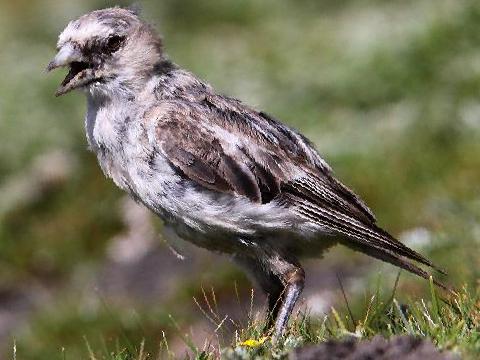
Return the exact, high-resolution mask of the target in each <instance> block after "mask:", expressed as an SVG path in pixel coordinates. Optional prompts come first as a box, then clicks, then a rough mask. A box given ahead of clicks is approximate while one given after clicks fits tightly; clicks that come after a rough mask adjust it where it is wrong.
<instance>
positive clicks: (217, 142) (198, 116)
mask: <svg viewBox="0 0 480 360" xmlns="http://www.w3.org/2000/svg"><path fill="white" fill-rule="evenodd" d="M162 108H163V109H161V110H160V111H158V112H157V115H156V120H155V121H156V137H157V142H158V143H157V144H158V146H159V147H160V149H161V151H163V152H164V154H165V155H166V156H167V158H168V159H169V160H170V161H171V163H172V164H173V165H174V166H175V167H177V168H178V169H179V170H180V171H181V172H182V173H183V174H184V176H185V177H186V178H188V179H190V180H191V181H193V182H195V183H197V184H199V185H201V186H204V187H205V188H208V189H211V190H214V191H218V192H223V193H231V194H233V195H239V196H245V197H247V198H249V199H250V200H251V201H252V202H254V203H266V202H269V201H271V200H273V199H276V198H277V199H280V198H282V199H284V200H285V199H286V202H287V203H289V205H290V206H292V208H293V209H294V210H295V211H297V213H298V214H300V215H301V216H304V217H306V218H308V219H310V220H311V221H313V222H315V223H318V224H320V225H322V227H323V228H327V229H330V230H331V231H333V232H336V233H339V234H343V235H344V237H345V239H346V240H345V245H347V246H350V247H352V248H356V249H358V250H360V251H363V252H365V253H367V254H369V255H372V256H374V257H377V258H380V259H382V260H384V261H388V262H390V263H393V264H395V265H397V266H400V267H402V268H404V269H406V270H408V271H411V272H414V273H416V274H417V275H420V276H422V277H425V276H427V275H428V274H427V273H426V272H424V271H423V270H421V269H420V268H418V267H416V266H415V265H413V264H411V263H409V262H408V261H406V260H404V259H403V257H406V258H408V259H411V260H415V261H418V262H420V263H422V264H425V265H428V266H432V267H434V265H433V264H432V263H431V262H430V261H429V260H427V259H426V258H424V257H423V256H421V255H420V254H418V253H416V252H415V251H413V250H411V249H410V248H408V247H407V246H405V245H403V244H402V243H400V242H399V241H398V240H396V239H395V238H393V237H392V236H391V235H390V234H388V233H387V232H385V231H384V230H382V229H381V228H379V227H378V226H376V225H375V218H374V216H373V214H372V212H371V211H370V209H368V207H367V206H366V205H365V204H364V203H363V201H362V200H361V199H360V198H359V197H358V196H357V195H356V194H354V193H353V192H352V191H351V190H349V189H348V188H347V187H346V186H345V185H343V184H342V183H341V182H339V181H338V180H337V179H335V178H334V177H333V175H332V172H331V169H330V167H329V166H328V164H327V163H326V162H325V161H324V160H323V159H322V158H321V157H320V156H319V154H318V153H317V152H316V150H315V149H314V147H313V146H312V145H311V144H310V143H309V142H308V140H307V139H305V138H304V137H303V136H301V135H300V134H299V133H297V132H295V131H294V130H292V129H290V128H288V127H287V126H285V125H283V124H281V123H280V122H278V121H277V120H275V119H273V118H272V117H270V116H268V115H266V114H264V113H262V112H256V111H254V110H252V109H250V108H248V107H246V106H244V105H243V104H241V103H240V102H238V101H237V100H235V99H230V98H226V97H222V96H219V95H214V94H209V95H206V96H205V98H204V99H202V100H201V101H197V102H182V101H171V102H170V103H169V104H164V105H163V106H162ZM437 270H438V269H437Z"/></svg>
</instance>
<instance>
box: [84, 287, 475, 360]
mask: <svg viewBox="0 0 480 360" xmlns="http://www.w3.org/2000/svg"><path fill="white" fill-rule="evenodd" d="M379 291H380V290H379V289H378V288H377V289H376V290H375V292H374V293H373V294H372V295H371V296H369V297H368V301H367V302H366V304H364V305H363V309H360V308H359V309H350V306H351V304H349V303H348V302H347V301H346V302H345V306H346V307H347V308H348V311H347V310H345V311H341V310H339V309H336V308H333V307H332V308H331V310H330V311H329V312H328V314H326V315H325V316H324V317H321V318H319V317H312V316H311V315H309V313H308V309H307V310H305V311H302V312H298V313H297V314H296V315H295V316H294V317H293V319H292V320H291V321H290V324H289V327H288V330H287V332H286V334H285V335H284V336H283V337H282V338H281V339H279V340H278V341H277V342H275V343H273V342H272V341H271V333H270V332H269V331H265V323H264V321H263V320H255V319H254V318H253V317H251V318H250V319H249V321H248V323H247V324H245V326H244V327H242V326H240V325H237V326H238V327H237V328H236V329H235V335H234V339H233V341H232V342H231V343H229V342H228V341H227V342H225V339H224V338H223V337H222V331H223V327H224V326H225V324H226V323H227V322H228V320H227V319H226V318H225V317H221V316H220V315H219V314H218V313H216V312H215V310H214V308H215V303H214V302H212V303H211V307H210V305H208V306H206V308H205V309H203V308H202V310H201V312H202V313H203V314H204V316H206V317H208V319H209V320H210V321H212V322H214V323H215V325H216V331H215V332H213V333H212V334H209V336H208V337H209V338H210V339H209V342H208V343H206V344H205V345H204V346H203V347H199V346H198V345H196V344H195V343H194V342H193V341H192V340H191V338H190V337H189V335H188V334H182V338H183V341H184V342H185V344H186V345H187V348H188V349H189V351H188V354H175V353H174V352H172V351H171V349H170V348H169V343H168V340H167V338H166V337H165V335H164V337H163V338H162V339H161V341H159V342H158V344H157V349H156V350H155V351H153V352H150V351H149V350H147V347H148V346H146V345H145V344H146V343H148V342H149V340H148V339H144V340H143V341H142V342H140V343H139V345H138V344H137V343H135V346H134V345H133V344H134V343H131V342H129V343H127V344H126V343H125V339H124V340H122V341H119V342H117V343H116V344H115V347H114V348H112V349H110V348H104V349H103V350H101V351H98V350H97V351H95V350H93V349H92V346H91V344H90V343H89V342H88V341H87V344H86V346H85V354H88V355H89V356H90V358H91V360H100V359H102V360H103V359H108V360H120V359H122V360H146V359H155V358H161V359H166V358H169V359H179V358H188V359H197V360H202V359H217V358H219V357H222V358H223V359H232V360H233V359H270V358H275V359H282V358H286V357H287V356H288V354H289V353H290V352H291V351H292V350H293V349H295V348H296V347H300V346H303V345H311V344H318V343H321V342H324V341H326V340H332V339H335V340H340V339H344V338H346V337H354V338H357V339H358V340H362V339H369V338H372V337H374V336H377V335H381V336H384V337H386V338H389V337H391V336H395V335H412V336H416V337H423V338H428V339H430V340H431V341H432V342H433V343H434V344H435V346H436V347H437V348H438V349H440V350H441V351H449V352H452V353H454V354H457V355H460V356H461V357H462V359H476V358H477V356H478V354H479V353H480V288H479V289H477V290H476V291H475V290H468V289H467V288H466V287H465V288H463V289H461V290H459V291H458V292H456V293H455V294H442V295H440V294H439V293H438V292H437V290H436V289H435V287H434V286H433V285H432V283H430V297H429V298H428V299H420V300H410V301H407V302H402V303H400V302H399V301H398V300H397V299H396V297H395V292H394V290H393V291H392V292H391V293H390V294H381V293H380V292H379ZM354 306H359V304H356V305H355V304H354ZM250 315H251V314H250ZM171 321H172V323H174V324H175V321H174V320H173V319H171ZM175 327H177V331H179V332H181V330H180V328H179V327H178V325H176V324H175Z"/></svg>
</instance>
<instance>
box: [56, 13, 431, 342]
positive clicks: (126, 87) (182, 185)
mask: <svg viewBox="0 0 480 360" xmlns="http://www.w3.org/2000/svg"><path fill="white" fill-rule="evenodd" d="M57 49H58V53H57V55H56V56H55V58H54V59H53V60H52V62H51V63H50V64H49V65H48V70H52V69H55V68H58V67H68V68H69V72H68V74H67V76H66V78H65V79H64V80H63V82H62V83H61V85H60V87H59V88H58V90H57V95H62V94H65V93H67V92H69V91H71V90H73V89H82V90H83V91H84V93H85V94H86V97H87V104H88V106H87V114H86V118H85V129H86V135H87V140H88V143H89V145H90V148H91V150H92V151H93V152H94V153H95V154H96V155H97V157H98V161H99V164H100V166H101V168H102V170H103V172H104V173H105V175H106V176H107V177H109V178H112V179H113V181H114V182H115V184H117V185H118V186H119V187H120V188H122V189H123V190H125V191H127V192H128V193H129V194H130V195H131V196H132V197H133V198H134V199H135V200H137V201H138V202H140V203H142V204H144V205H145V206H146V207H148V208H149V209H150V210H151V211H153V212H154V213H155V214H157V215H158V216H159V217H161V218H162V219H163V221H164V223H165V227H166V228H167V229H170V230H172V231H174V232H175V233H176V234H177V235H178V236H180V237H181V238H183V239H185V240H188V241H191V242H193V243H194V244H196V245H198V246H201V247H203V248H206V249H209V250H213V251H218V252H221V253H226V254H229V255H231V256H232V257H233V258H234V259H235V260H236V261H237V262H238V263H239V264H241V265H243V266H244V267H245V268H246V269H247V270H248V272H249V273H250V274H251V275H253V277H254V278H255V279H256V281H257V282H258V284H259V285H260V286H261V287H262V289H263V290H264V291H265V293H266V294H267V295H268V298H269V314H270V319H271V322H272V325H273V324H274V335H275V336H276V337H278V336H281V335H282V334H283V332H284V330H285V327H286V324H287V321H288V318H289V316H290V314H291V312H292V310H293V307H294V305H295V302H296V301H297V299H298V297H299V295H300V293H301V291H302V289H303V286H304V278H305V274H304V270H303V269H302V267H301V265H300V262H299V259H301V258H303V257H318V256H320V255H321V254H322V253H323V252H324V251H325V250H327V249H328V248H330V247H331V246H332V245H335V244H337V243H340V244H343V245H345V246H347V247H350V248H353V249H355V250H358V251H361V252H363V253H365V254H367V255H370V256H373V257H375V258H377V259H380V260H383V261H386V262H389V263H391V264H394V265H396V266H398V267H400V268H403V269H406V270H408V271H410V272H412V273H415V274H417V275H419V276H421V277H423V278H428V277H429V276H430V275H429V273H427V272H426V271H424V270H422V269H421V268H419V267H418V266H416V265H414V264H413V263H412V262H411V260H413V261H415V262H418V263H420V264H423V265H427V266H429V267H434V266H433V264H432V263H431V262H430V261H429V260H427V259H426V258H424V257H423V256H422V255H420V254H418V253H417V252H415V251H413V250H411V249H410V248H408V247H407V246H405V245H403V244H402V243H400V242H399V241H397V240H396V239H395V238H394V237H392V236H391V235H390V234H388V233H387V232H386V231H384V230H382V229H381V228H379V227H378V226H377V225H376V224H375V217H374V215H373V214H372V212H371V211H370V209H369V208H368V207H367V206H366V205H365V203H364V202H363V201H362V200H361V199H360V198H359V197H358V196H357V195H356V194H354V193H353V192H352V191H351V190H350V189H348V188H347V187H346V186H345V185H343V184H342V183H341V182H340V181H338V180H337V179H336V178H335V177H334V176H333V174H332V170H331V168H330V167H329V165H328V164H327V163H326V162H325V160H323V159H322V157H321V156H320V155H319V154H318V152H317V151H316V150H315V148H314V146H313V145H312V143H311V142H310V141H309V140H307V139H306V138H305V137H304V136H302V135H301V134H300V133H299V132H297V131H295V130H293V129H291V128H289V127H288V126H286V125H284V124H282V123H281V122H279V121H278V120H277V119H275V118H274V117H272V116H270V115H268V114H266V113H264V112H262V111H258V110H255V109H253V108H251V107H249V106H248V105H245V104H243V103H242V102H240V101H239V100H236V99H233V98H230V97H227V96H223V95H220V94H218V93H217V92H215V90H214V89H213V88H212V87H211V86H210V85H208V84H207V83H205V82H203V81H201V80H199V79H198V78H197V77H195V76H194V75H192V74H191V73H189V72H188V71H185V70H183V69H181V68H180V67H178V66H177V65H175V64H174V63H173V62H172V61H170V60H169V59H168V57H167V56H166V54H165V53H164V51H163V48H162V41H161V38H160V37H159V35H158V34H157V32H156V31H155V30H154V29H153V28H152V27H151V26H150V25H148V24H147V23H145V22H144V21H142V20H141V19H140V18H139V16H138V15H137V14H136V13H135V12H133V11H131V10H128V9H123V8H118V7H116V8H109V9H104V10H98V11H93V12H91V13H88V14H86V15H83V16H82V17H80V18H79V19H77V20H74V21H72V22H70V23H69V24H68V25H67V27H66V28H65V30H64V31H63V32H62V33H61V34H60V37H59V40H58V47H57ZM437 270H438V269H437Z"/></svg>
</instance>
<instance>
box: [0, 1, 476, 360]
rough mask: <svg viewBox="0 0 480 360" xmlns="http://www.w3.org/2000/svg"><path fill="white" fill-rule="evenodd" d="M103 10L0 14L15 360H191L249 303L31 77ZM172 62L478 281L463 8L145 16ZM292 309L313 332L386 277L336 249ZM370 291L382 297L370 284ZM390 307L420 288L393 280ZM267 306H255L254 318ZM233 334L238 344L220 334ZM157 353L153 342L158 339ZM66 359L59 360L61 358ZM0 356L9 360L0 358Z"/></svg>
mask: <svg viewBox="0 0 480 360" xmlns="http://www.w3.org/2000/svg"><path fill="white" fill-rule="evenodd" d="M115 4H118V5H127V4H126V3H125V2H122V1H118V2H110V1H96V0H88V1H81V2H80V1H74V0H67V1H54V0H28V1H27V0H17V1H7V0H0V48H1V54H0V78H1V80H0V349H2V350H1V351H2V352H3V354H5V355H4V356H5V357H7V356H8V357H11V356H12V353H13V349H14V344H15V347H16V351H17V353H18V356H19V358H21V359H53V358H60V356H62V351H64V354H67V355H68V357H69V358H84V357H86V356H87V354H88V351H87V346H86V342H88V343H89V344H90V346H91V347H92V348H93V349H95V351H96V349H100V351H105V352H106V353H108V352H109V351H110V349H112V348H115V346H121V345H118V344H129V343H133V344H139V343H140V341H141V340H142V339H146V346H147V348H150V349H154V348H155V347H158V344H159V342H160V341H161V339H162V338H163V336H165V337H166V338H168V340H169V344H170V347H171V349H172V350H174V351H177V352H180V353H181V352H182V351H184V349H185V347H186V343H185V339H184V337H185V335H184V334H189V335H188V336H189V337H190V338H191V339H192V341H193V342H195V343H196V344H197V345H199V346H201V345H202V344H203V343H204V342H205V341H206V339H207V341H208V340H209V339H211V337H212V333H213V331H214V326H212V324H211V323H210V322H209V320H208V318H207V317H206V316H205V315H204V314H203V313H202V311H201V310H200V309H199V307H198V306H197V304H196V302H195V300H194V298H195V299H197V302H198V303H199V304H200V305H201V306H206V301H205V298H204V296H203V294H202V288H203V289H205V291H206V292H208V293H209V295H208V298H210V299H211V297H212V295H211V291H212V290H211V289H214V293H215V299H216V301H217V304H218V308H219V309H218V313H219V314H220V316H221V317H222V318H223V317H224V316H225V315H229V319H230V317H231V318H232V319H234V320H235V321H236V322H238V323H242V322H245V321H246V318H247V313H248V311H249V310H248V308H249V303H250V297H251V285H250V283H249V281H248V279H247V278H246V277H245V276H244V274H243V273H242V272H240V271H239V270H238V269H237V268H236V267H235V266H234V265H233V264H232V263H231V262H230V261H229V260H228V259H227V258H224V257H222V256H219V255H215V254H211V253H207V252H205V251H202V250H199V249H195V248H193V247H190V246H184V247H182V248H181V249H180V250H179V249H177V251H179V252H180V253H181V254H182V255H183V256H184V257H185V259H184V260H181V259H179V257H178V256H176V255H175V254H174V251H172V250H171V249H170V247H169V246H168V245H167V244H166V242H165V239H164V237H163V235H162V224H161V221H159V220H158V219H155V218H154V217H153V216H151V214H149V213H148V211H146V210H144V209H142V208H141V207H139V206H137V205H136V204H135V203H134V202H132V201H131V200H129V199H128V198H127V197H126V196H125V195H124V194H123V193H122V192H120V191H119V190H117V189H116V188H115V186H114V185H113V183H112V182H111V181H110V180H106V179H105V178H104V176H103V174H102V173H101V170H100V169H99V167H98V166H97V164H96V159H95V157H94V155H93V154H92V153H90V152H88V151H87V147H86V140H85V136H84V132H83V115H84V111H85V107H86V105H85V99H84V96H83V95H82V94H80V93H72V94H69V95H67V96H64V97H61V98H55V97H54V96H53V93H54V91H55V89H56V87H57V85H58V83H59V82H60V81H61V79H62V77H63V76H64V74H61V71H60V72H59V73H55V74H49V75H48V76H47V74H46V73H45V71H44V69H45V67H46V65H47V63H48V62H49V60H50V59H51V58H52V57H53V56H54V54H55V45H56V41H57V36H58V34H59V33H60V31H61V30H62V29H63V28H64V26H65V25H66V24H67V22H68V21H69V20H71V19H73V18H76V17H78V16H80V15H82V14H83V13H85V12H88V11H91V10H93V9H97V8H102V7H106V6H112V5H115ZM138 4H140V5H141V6H142V8H143V17H144V18H145V19H147V20H148V21H149V22H151V23H153V24H155V26H156V27H157V28H158V30H159V31H161V33H162V34H163V36H164V39H165V46H166V50H167V52H168V54H169V55H170V57H171V58H172V59H173V60H174V61H175V62H176V63H178V64H179V65H181V66H183V67H186V68H188V69H189V70H191V71H192V72H194V73H195V74H197V75H198V76H200V77H201V78H203V79H205V80H207V81H208V82H210V83H211V84H212V85H213V86H215V87H216V88H217V90H218V91H220V92H222V93H226V94H229V95H232V96H235V97H238V98H240V99H241V100H243V101H245V102H246V103H248V104H250V105H252V106H255V107H257V108H260V109H263V110H265V111H267V112H269V113H271V114H273V115H274V116H276V117H278V118H280V119H282V121H284V122H286V123H288V124H289V125H291V126H293V127H295V128H297V129H299V130H301V131H302V132H303V133H304V134H305V135H307V136H308V137H309V138H310V139H311V140H312V141H313V142H314V143H315V144H316V145H317V148H318V149H319V151H320V153H321V154H323V155H324V157H325V158H326V159H327V160H328V162H329V163H330V164H331V165H332V167H333V168H334V169H335V173H336V175H337V176H338V177H339V178H340V179H341V180H342V181H343V182H345V183H346V184H347V185H349V186H350V187H351V188H353V189H354V190H355V191H356V192H357V193H359V194H361V195H362V197H363V198H364V199H365V200H366V202H367V203H368V204H369V205H370V207H371V208H372V209H373V210H374V212H375V213H376V214H377V217H378V220H379V223H380V224H381V225H382V226H384V227H385V228H386V229H388V230H389V231H390V232H391V233H392V234H394V235H395V236H397V237H398V238H399V239H401V240H402V241H403V242H405V243H407V244H408V245H409V246H410V247H412V248H414V249H415V250H417V251H419V252H421V253H422V254H424V255H427V256H428V257H429V258H431V259H432V260H433V261H434V262H435V263H436V264H439V266H441V267H443V268H444V269H446V270H447V271H448V273H449V276H448V277H447V278H443V280H445V281H447V282H448V283H450V284H453V285H454V286H456V287H461V286H463V285H466V286H469V287H475V286H478V279H479V278H480V256H479V246H480V191H479V190H480V188H479V180H480V96H479V95H480V3H479V2H478V1H475V0H471V1H470V0H389V1H387V0H356V1H354V0H349V1H334V0H322V1H319V0H284V1H281V2H280V1H274V0H265V1H254V0H244V1H238V0H222V1H220V0H218V1H214V0H205V1H196V0H184V1H175V0H163V1H153V0H152V1H139V2H138ZM306 267H307V286H306V291H305V292H304V295H303V299H302V305H301V307H303V308H308V309H309V310H310V311H311V313H312V315H315V316H317V315H318V316H322V314H324V313H325V312H327V311H329V309H330V306H332V305H335V306H337V305H338V304H339V305H338V306H340V307H342V306H343V305H342V303H341V299H342V294H341V291H340V284H339V280H338V279H340V281H341V283H342V284H343V286H344V288H345V291H346V294H347V296H348V297H349V298H350V299H351V301H352V303H355V302H356V301H357V302H359V303H364V299H365V298H366V297H367V294H368V293H369V292H370V291H373V290H374V289H375V287H376V286H380V287H381V288H382V289H385V291H386V292H388V291H391V289H392V287H393V284H394V281H395V277H396V275H397V273H398V270H396V269H395V268H393V267H391V266H388V265H383V264H381V263H380V262H378V261H374V260H369V259H368V258H366V257H365V256H363V255H359V254H356V253H353V252H352V251H348V250H342V249H335V250H333V251H331V252H330V253H329V254H327V255H326V256H325V257H324V259H323V260H321V261H320V260H317V261H309V262H308V263H307V265H306ZM377 284H379V285H377ZM398 286H399V288H400V290H401V291H397V296H398V297H399V298H400V299H402V298H416V297H420V296H424V295H425V294H426V292H427V291H428V284H427V282H426V281H423V280H421V279H419V278H415V277H413V276H411V275H408V274H405V273H402V275H401V277H400V282H399V285H398ZM264 301H265V299H264V298H263V296H262V295H261V294H260V292H259V291H255V293H254V303H255V306H254V311H255V312H256V313H257V312H259V314H260V315H261V311H262V308H263V305H264ZM228 323H229V324H228V326H227V325H226V327H229V328H230V329H233V330H234V329H235V325H234V324H233V323H232V322H231V321H230V320H229V321H228ZM164 334H165V335H164ZM62 349H64V350H62ZM2 357H3V356H2Z"/></svg>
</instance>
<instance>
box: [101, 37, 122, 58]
mask: <svg viewBox="0 0 480 360" xmlns="http://www.w3.org/2000/svg"><path fill="white" fill-rule="evenodd" d="M124 41H125V36H120V35H112V36H110V37H109V38H108V40H107V43H106V44H105V48H104V51H105V52H106V53H108V54H113V53H114V52H116V51H118V50H119V49H120V46H122V44H123V42H124Z"/></svg>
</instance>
